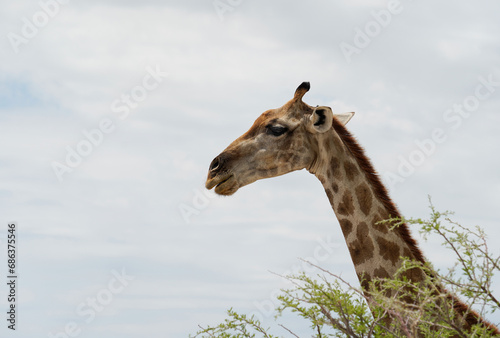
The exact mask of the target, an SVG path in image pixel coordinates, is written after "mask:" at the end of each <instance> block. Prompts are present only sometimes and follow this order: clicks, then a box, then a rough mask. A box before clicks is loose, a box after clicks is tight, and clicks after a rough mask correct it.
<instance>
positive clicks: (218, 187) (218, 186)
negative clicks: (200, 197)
mask: <svg viewBox="0 0 500 338" xmlns="http://www.w3.org/2000/svg"><path fill="white" fill-rule="evenodd" d="M213 187H215V193H216V194H219V195H232V194H234V193H235V192H236V190H238V184H237V182H236V178H235V177H234V175H233V174H226V175H224V176H220V177H219V176H216V177H214V178H213V179H211V180H209V181H207V183H206V188H207V189H209V190H210V189H212V188H213Z"/></svg>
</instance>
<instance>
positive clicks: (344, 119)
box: [333, 112, 354, 126]
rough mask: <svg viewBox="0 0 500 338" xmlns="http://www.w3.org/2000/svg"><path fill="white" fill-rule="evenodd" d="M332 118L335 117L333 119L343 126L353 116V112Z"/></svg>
mask: <svg viewBox="0 0 500 338" xmlns="http://www.w3.org/2000/svg"><path fill="white" fill-rule="evenodd" d="M333 116H335V118H336V119H337V120H338V121H339V122H340V123H342V124H343V125H344V126H345V125H346V124H347V122H349V121H350V120H351V119H352V117H353V116H354V112H351V113H340V114H334V115H333Z"/></svg>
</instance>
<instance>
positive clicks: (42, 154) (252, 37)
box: [0, 0, 500, 338]
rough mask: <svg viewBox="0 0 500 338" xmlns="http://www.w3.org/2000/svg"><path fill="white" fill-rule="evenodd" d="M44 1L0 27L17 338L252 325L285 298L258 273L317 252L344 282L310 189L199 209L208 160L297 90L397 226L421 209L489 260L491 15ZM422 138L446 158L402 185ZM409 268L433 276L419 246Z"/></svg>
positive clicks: (1, 120) (337, 238)
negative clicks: (368, 169)
mask: <svg viewBox="0 0 500 338" xmlns="http://www.w3.org/2000/svg"><path fill="white" fill-rule="evenodd" d="M55 1H56V0H54V1H52V2H51V1H49V0H46V1H45V2H44V1H42V3H44V4H51V5H50V6H49V5H47V6H49V7H45V10H44V9H42V7H40V4H39V3H37V2H33V3H15V4H8V5H4V6H3V9H2V11H0V32H1V36H3V37H4V38H3V39H0V59H1V60H2V62H1V63H0V144H2V146H1V148H0V164H1V166H0V175H1V177H2V178H3V179H2V180H1V183H0V202H1V203H0V233H5V231H6V225H7V222H10V221H12V220H15V221H17V222H18V224H19V236H20V244H19V255H20V256H19V269H20V270H19V271H20V283H19V289H18V292H19V297H20V299H19V302H18V308H19V323H18V325H19V326H18V327H19V330H18V332H17V335H16V336H17V337H34V336H37V337H49V336H50V334H51V333H52V334H56V333H60V332H62V331H63V330H65V327H66V326H67V325H68V324H70V328H71V329H72V330H77V332H78V334H77V335H76V336H78V337H82V338H83V337H107V338H110V337H111V338H112V337H120V338H122V337H142V336H150V337H185V336H187V335H188V334H190V333H195V332H196V331H197V325H198V324H201V325H208V324H216V323H218V322H220V321H222V320H223V318H225V310H226V309H229V308H230V307H233V308H235V309H236V310H239V311H241V312H247V313H252V312H255V313H260V314H264V317H265V324H266V325H270V324H271V322H272V318H271V317H266V316H265V314H266V312H267V308H268V306H269V304H270V303H271V299H272V295H273V294H274V292H275V291H276V290H277V289H278V288H279V287H284V286H287V284H286V282H284V281H283V280H281V279H280V278H279V277H277V276H275V275H273V274H271V273H270V272H269V271H273V272H276V273H280V274H281V273H286V272H287V271H294V270H297V269H298V268H301V263H300V261H298V260H297V258H298V257H302V258H310V257H312V258H314V256H315V254H316V253H317V252H318V250H321V248H324V245H323V244H322V243H324V242H327V243H330V247H333V249H331V250H330V251H328V253H329V254H328V255H326V256H323V255H321V257H324V259H323V258H322V259H321V262H320V263H321V265H322V266H324V267H325V268H327V269H330V270H331V271H333V272H335V273H339V274H342V275H343V276H345V277H346V278H347V279H349V280H352V281H354V282H355V276H354V270H353V267H352V264H351V261H350V257H349V255H348V253H347V248H346V247H345V243H344V240H343V238H342V236H341V232H340V229H339V226H338V223H337V220H336V218H335V217H334V215H333V212H332V211H331V208H330V205H329V203H328V199H327V198H326V196H325V193H324V191H323V189H322V187H321V185H320V184H319V182H318V181H317V180H316V179H315V178H314V177H313V176H312V175H310V174H308V173H307V172H305V171H301V172H296V173H293V174H290V175H286V176H283V177H279V178H276V179H272V180H265V181H259V182H256V183H255V184H253V185H251V186H248V187H245V188H243V189H242V190H241V191H239V192H238V193H237V194H236V195H234V196H232V197H230V198H222V197H214V196H213V195H212V194H210V193H208V195H205V194H206V191H205V189H204V181H205V177H206V171H207V169H208V166H209V164H210V162H211V160H212V159H213V157H214V156H216V155H217V154H218V153H219V152H220V151H222V150H223V149H224V148H225V147H226V146H227V145H228V144H229V143H230V142H231V141H232V140H234V139H235V138H236V137H238V136H239V135H241V134H242V133H243V132H245V131H246V130H247V129H248V128H249V127H250V125H251V124H252V123H253V121H254V119H255V118H257V117H258V115H259V114H260V113H262V112H263V111H265V110H267V109H269V108H274V107H278V106H281V105H282V104H284V103H285V102H286V101H288V100H289V99H290V98H291V96H292V95H293V92H294V90H295V88H296V87H297V86H298V85H299V84H300V83H301V82H302V81H310V82H311V90H310V92H309V93H307V95H306V96H305V98H304V101H305V102H307V103H309V104H311V105H330V106H332V107H333V109H334V110H335V111H338V112H343V111H355V112H356V115H355V117H354V118H353V120H352V121H351V122H350V123H349V125H348V127H349V129H350V130H351V131H352V132H353V133H354V134H355V136H356V137H357V138H358V140H359V142H360V143H361V144H362V145H363V146H364V147H365V148H366V151H367V154H368V156H369V157H371V158H372V160H373V163H374V165H375V167H376V169H377V170H378V171H379V173H380V174H381V175H382V176H383V177H384V178H385V179H386V182H387V177H390V174H395V175H399V176H400V178H401V180H400V181H398V182H397V183H396V184H390V182H387V183H389V185H390V187H389V188H390V192H391V195H392V197H393V199H394V200H395V202H396V203H397V204H398V206H399V208H400V209H401V211H402V212H403V214H405V215H406V216H413V217H424V216H426V215H427V213H428V210H427V195H432V197H433V200H434V202H435V205H436V206H437V207H438V209H441V210H446V209H449V210H454V211H455V212H456V218H457V219H458V220H460V221H462V222H463V223H464V224H467V225H474V224H480V225H482V226H483V227H485V229H486V231H487V233H488V234H489V235H490V238H491V239H492V242H491V243H492V244H491V249H492V250H496V252H497V253H500V250H499V249H498V246H496V245H495V243H494V241H493V239H495V238H498V236H500V231H499V230H498V213H497V210H498V205H499V202H500V179H499V176H498V167H499V165H500V161H499V160H498V156H497V155H496V154H497V152H498V146H499V142H500V134H499V133H498V125H499V124H500V118H499V114H498V112H499V110H500V94H499V93H500V86H498V84H496V83H499V82H500V40H499V38H498V34H497V32H498V31H499V29H500V27H499V25H500V24H499V23H498V14H497V13H498V12H499V10H500V8H499V7H500V5H499V4H498V2H496V1H484V2H481V3H461V4H459V3H457V2H452V1H445V2H441V3H439V4H436V3H435V2H431V1H423V2H422V1H420V2H414V1H401V2H400V3H399V7H397V10H395V11H394V13H395V14H391V16H390V18H387V17H385V19H380V17H381V15H382V16H383V14H381V13H387V11H389V7H388V2H386V1H375V2H373V1H341V2H339V3H337V4H327V3H325V2H321V1H312V2H308V3H305V2H297V1H294V2H290V1H273V2H266V1H252V2H250V1H242V2H241V3H240V4H239V5H234V6H233V8H232V10H231V11H227V12H224V13H222V19H221V16H220V15H219V14H220V13H218V12H217V11H216V9H215V8H214V6H213V3H212V2H211V1H191V2H189V3H188V2H181V1H142V2H132V1H108V2H106V3H102V2H97V1H86V2H85V3H81V2H76V1H70V2H68V3H67V4H64V5H58V6H56V5H54V4H58V2H55ZM222 1H224V0H222ZM232 3H236V2H232ZM51 6H52V7H51ZM47 8H48V9H47ZM391 8H392V7H391ZM47 11H49V12H50V13H49V14H50V15H49V14H47ZM45 18H47V20H46V22H45V21H44V20H45ZM377 18H378V19H377ZM34 20H35V21H36V20H38V21H36V22H37V24H38V27H37V28H36V32H35V31H33V30H31V31H30V28H29V27H28V26H29V25H34V23H33V22H34ZM377 20H386V21H380V22H383V23H384V25H382V24H381V23H378V21H377ZM387 20H388V21H387ZM26 22H28V23H26ZM377 25H378V26H377ZM34 27H36V26H34ZM367 27H368V28H367ZM370 27H372V28H371V29H375V30H374V31H371V33H369V34H371V36H369V42H367V41H366V40H365V44H366V46H362V47H361V45H359V43H360V40H359V39H361V40H362V38H360V37H359V36H358V35H359V34H367V33H366V30H367V29H370ZM377 27H378V28H377ZM377 29H378V30H377ZM359 32H361V33H359ZM367 36H368V35H367ZM13 39H14V40H13ZM12 41H15V42H12ZM20 41H21V42H20ZM356 41H357V42H358V46H356ZM342 43H346V44H350V45H351V46H353V47H354V48H357V52H356V53H354V54H351V55H349V56H348V57H346V56H345V55H344V54H343V53H342V50H341V48H340V45H341V44H342ZM151 69H157V70H158V71H157V73H156V75H152V74H151ZM158 72H159V73H161V74H163V73H168V74H167V75H162V76H160V75H158ZM153 73H154V72H153ZM488 81H490V83H492V84H490V85H489V87H488V85H486V84H485V83H488ZM478 86H479V87H480V89H479V94H477V93H478ZM148 88H149V89H148ZM478 95H479V96H478ZM478 97H479V98H478ZM116 102H118V106H117V103H116ZM113 103H115V105H113ZM457 105H459V106H462V107H466V108H462V113H459V112H458V110H454V109H457V108H456V107H457ZM113 107H114V108H113ZM116 107H120V108H121V109H116ZM124 107H127V108H126V109H125V110H124V109H123V108H124ZM467 107H468V110H467ZM450 109H451V112H450V113H446V112H447V111H448V110H450ZM463 109H465V110H463ZM125 111H127V115H126V116H124V115H123V114H124V112H125ZM103 126H104V127H103ZM437 128H439V129H440V130H441V132H442V134H443V133H444V135H445V138H446V140H445V141H444V142H442V143H439V144H437V143H436V144H435V148H433V150H432V153H431V154H430V155H429V156H425V159H424V160H423V161H422V163H419V164H418V165H414V166H413V169H412V170H411V171H412V173H411V175H408V177H403V176H401V168H402V167H401V166H402V163H403V162H404V161H410V160H411V159H412V158H413V160H415V158H416V157H415V156H418V155H415V154H416V152H418V151H420V150H419V147H418V144H421V143H422V142H424V141H423V140H428V139H429V138H432V135H433V132H434V131H435V130H436V129H437ZM88 135H91V136H88ZM73 152H76V154H77V155H75V154H74V153H73ZM71 154H73V155H71ZM412 154H413V155H412ZM412 156H413V157H412ZM68 161H69V162H68ZM55 162H57V163H59V164H61V165H64V166H66V169H67V171H63V172H62V174H60V177H61V178H62V180H61V181H60V180H59V179H58V177H57V175H56V173H55V172H54V169H53V167H54V163H55ZM61 175H62V176H61ZM190 208H191V209H190ZM185 210H191V212H193V210H194V212H193V214H191V215H190V216H188V217H187V216H186V214H184V215H183V211H185ZM414 232H415V234H416V235H417V231H416V230H415V231H414ZM0 238H1V236H0ZM423 249H424V252H425V254H426V256H427V257H429V258H430V260H432V261H433V262H434V263H435V264H436V265H437V266H439V267H443V268H444V267H446V264H447V263H449V259H448V258H447V257H446V255H445V254H443V249H442V248H441V247H440V246H439V245H436V243H435V242H432V240H431V242H430V243H428V244H423ZM1 252H4V250H3V249H2V250H1ZM2 255H3V254H2ZM2 255H0V262H2V260H4V259H5V258H1V257H4V256H2ZM0 264H1V263H0ZM123 271H125V273H126V276H129V277H130V279H129V280H128V279H126V278H125V277H123V278H125V279H123V278H122V279H123V280H120V279H119V278H117V277H116V273H121V272H123ZM121 282H123V283H121ZM120 283H121V284H120ZM496 285H497V286H498V287H497V288H496V289H498V288H499V287H500V284H499V283H498V282H497V283H496ZM122 286H123V287H122ZM5 292H6V288H5V287H4V286H0V306H1V307H2V308H6V306H7V304H6V301H5V299H6V297H5ZM110 295H111V296H112V298H111V299H110V298H109V296H110ZM106 297H108V298H106ZM92 298H95V299H100V303H98V304H97V305H98V308H99V309H100V310H99V311H97V310H95V311H94V312H95V317H92V318H91V317H90V316H89V315H85V313H88V312H85V310H89V309H90V308H89V307H88V305H87V302H88V300H89V299H92ZM82 304H83V305H82ZM494 320H496V321H497V322H499V321H500V318H499V317H497V318H494ZM286 321H287V318H285V322H286ZM72 323H74V324H75V325H76V326H74V327H72V326H71V324H72ZM292 325H296V326H297V325H299V324H297V323H296V324H292ZM296 326H294V328H295V329H297V330H298V332H304V331H301V329H299V328H296ZM78 330H79V331H78ZM75 332H76V331H75ZM306 332H307V331H306ZM276 334H282V335H286V332H280V331H278V332H276ZM0 335H1V336H2V337H3V336H6V335H7V336H12V335H10V332H8V331H7V330H6V328H5V325H2V326H0Z"/></svg>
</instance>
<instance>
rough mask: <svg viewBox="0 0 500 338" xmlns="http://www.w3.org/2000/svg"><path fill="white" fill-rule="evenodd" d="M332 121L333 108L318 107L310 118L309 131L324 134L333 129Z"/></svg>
mask: <svg viewBox="0 0 500 338" xmlns="http://www.w3.org/2000/svg"><path fill="white" fill-rule="evenodd" d="M332 120H333V112H332V108H330V107H325V106H319V107H316V108H314V110H313V112H312V114H311V116H310V117H309V121H308V124H307V129H308V130H309V131H310V132H311V133H314V134H315V133H324V132H325V131H327V130H329V129H330V128H331V127H332Z"/></svg>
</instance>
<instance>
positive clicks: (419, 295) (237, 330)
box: [194, 199, 500, 338]
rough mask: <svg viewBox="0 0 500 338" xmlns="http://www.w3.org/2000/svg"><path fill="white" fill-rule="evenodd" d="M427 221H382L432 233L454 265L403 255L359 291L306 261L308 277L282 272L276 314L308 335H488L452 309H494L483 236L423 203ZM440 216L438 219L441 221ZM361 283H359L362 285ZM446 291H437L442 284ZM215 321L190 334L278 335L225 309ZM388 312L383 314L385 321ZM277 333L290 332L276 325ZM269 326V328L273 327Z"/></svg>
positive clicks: (494, 263) (491, 266)
mask: <svg viewBox="0 0 500 338" xmlns="http://www.w3.org/2000/svg"><path fill="white" fill-rule="evenodd" d="M429 202H430V209H431V214H430V218H429V219H420V218H419V219H412V218H411V219H405V218H402V219H390V220H386V221H383V222H390V224H391V226H392V228H394V227H397V226H399V225H401V224H403V223H406V224H415V225H418V226H420V228H421V230H420V232H421V234H423V237H424V239H425V240H427V238H428V237H429V236H430V235H433V236H435V235H438V238H440V239H441V241H442V245H444V246H445V247H446V248H447V249H449V250H451V251H452V252H453V254H454V257H455V259H456V260H455V264H454V265H453V266H452V267H451V268H449V269H448V271H446V272H444V273H443V272H442V271H437V272H435V269H433V267H432V266H431V265H430V264H426V265H424V266H423V265H422V263H419V262H414V261H409V260H405V261H403V263H402V265H401V268H400V269H399V271H398V273H397V275H396V276H394V278H393V279H383V280H375V281H371V282H369V283H366V285H367V287H365V288H364V289H360V288H356V287H353V286H352V285H351V284H349V283H348V282H346V281H345V280H344V279H342V278H341V277H340V276H338V275H335V274H333V273H331V272H329V271H327V270H325V269H323V268H321V267H319V266H316V265H314V264H312V263H310V262H307V263H309V264H310V265H312V266H314V267H315V268H317V269H318V271H319V273H318V274H317V276H316V277H315V278H311V277H309V276H307V275H306V274H305V273H302V274H298V275H289V276H284V278H286V279H288V280H289V281H291V282H292V283H293V287H292V288H291V289H283V290H281V291H282V293H281V294H280V295H279V296H278V300H279V302H280V305H279V306H278V308H277V309H276V317H275V319H276V320H278V318H279V317H280V316H282V315H283V313H285V312H286V311H291V312H292V313H296V314H297V315H298V316H300V317H302V318H304V319H305V320H307V321H308V322H309V324H310V328H311V333H310V334H309V335H308V336H312V337H381V336H383V337H416V336H418V337H440V338H444V337H493V336H495V332H494V331H493V330H492V329H491V328H488V327H487V326H485V325H483V324H476V325H472V326H470V327H466V326H465V325H463V318H464V317H465V316H467V314H468V313H465V314H463V315H462V316H457V314H456V311H454V310H453V305H454V304H455V305H456V303H455V302H456V298H455V297H450V296H449V295H450V294H455V295H457V296H459V297H460V298H461V299H462V301H463V302H464V304H466V305H467V306H468V308H469V309H472V308H473V309H474V310H475V311H476V312H477V313H478V314H479V315H480V316H481V317H483V318H484V317H487V316H488V315H490V314H492V313H494V312H495V311H497V310H498V309H500V301H499V300H498V299H497V298H495V296H494V295H493V293H492V290H491V287H492V279H493V275H494V273H495V272H498V271H499V270H500V256H498V257H494V256H493V254H492V253H491V252H490V250H489V248H488V245H487V242H486V234H485V233H484V231H483V230H482V229H481V228H480V227H479V226H476V227H475V228H474V229H469V228H467V227H464V226H462V225H460V224H458V223H457V222H454V221H452V220H451V219H450V218H449V216H450V215H451V214H452V213H451V212H448V211H446V212H439V211H436V209H435V207H434V206H433V204H432V202H431V201H430V199H429ZM443 220H444V222H443ZM415 268H418V269H420V270H422V271H424V272H425V275H426V276H427V278H426V279H425V280H424V281H423V282H419V283H418V284H414V283H412V282H410V281H409V280H408V279H407V278H406V275H407V274H405V272H407V271H409V270H411V269H415ZM362 284H365V283H362ZM444 289H446V290H448V292H442V290H444ZM467 311H472V310H467ZM228 316H229V318H227V319H226V320H225V321H224V322H223V323H221V324H219V325H217V326H213V327H207V328H203V327H201V326H200V329H201V330H200V331H198V332H197V333H196V335H195V336H194V337H256V336H257V337H278V336H275V335H273V334H271V333H270V331H271V328H264V327H262V324H261V322H260V321H259V320H258V319H257V318H255V317H254V316H247V315H242V314H239V313H237V312H235V311H234V310H232V309H230V310H228ZM388 318H391V319H390V320H388ZM277 325H278V326H279V327H280V330H281V331H282V333H286V334H288V335H290V336H295V337H298V335H296V334H295V333H294V332H292V331H291V330H290V329H288V328H287V327H285V326H284V325H281V324H277ZM275 330H276V328H275Z"/></svg>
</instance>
